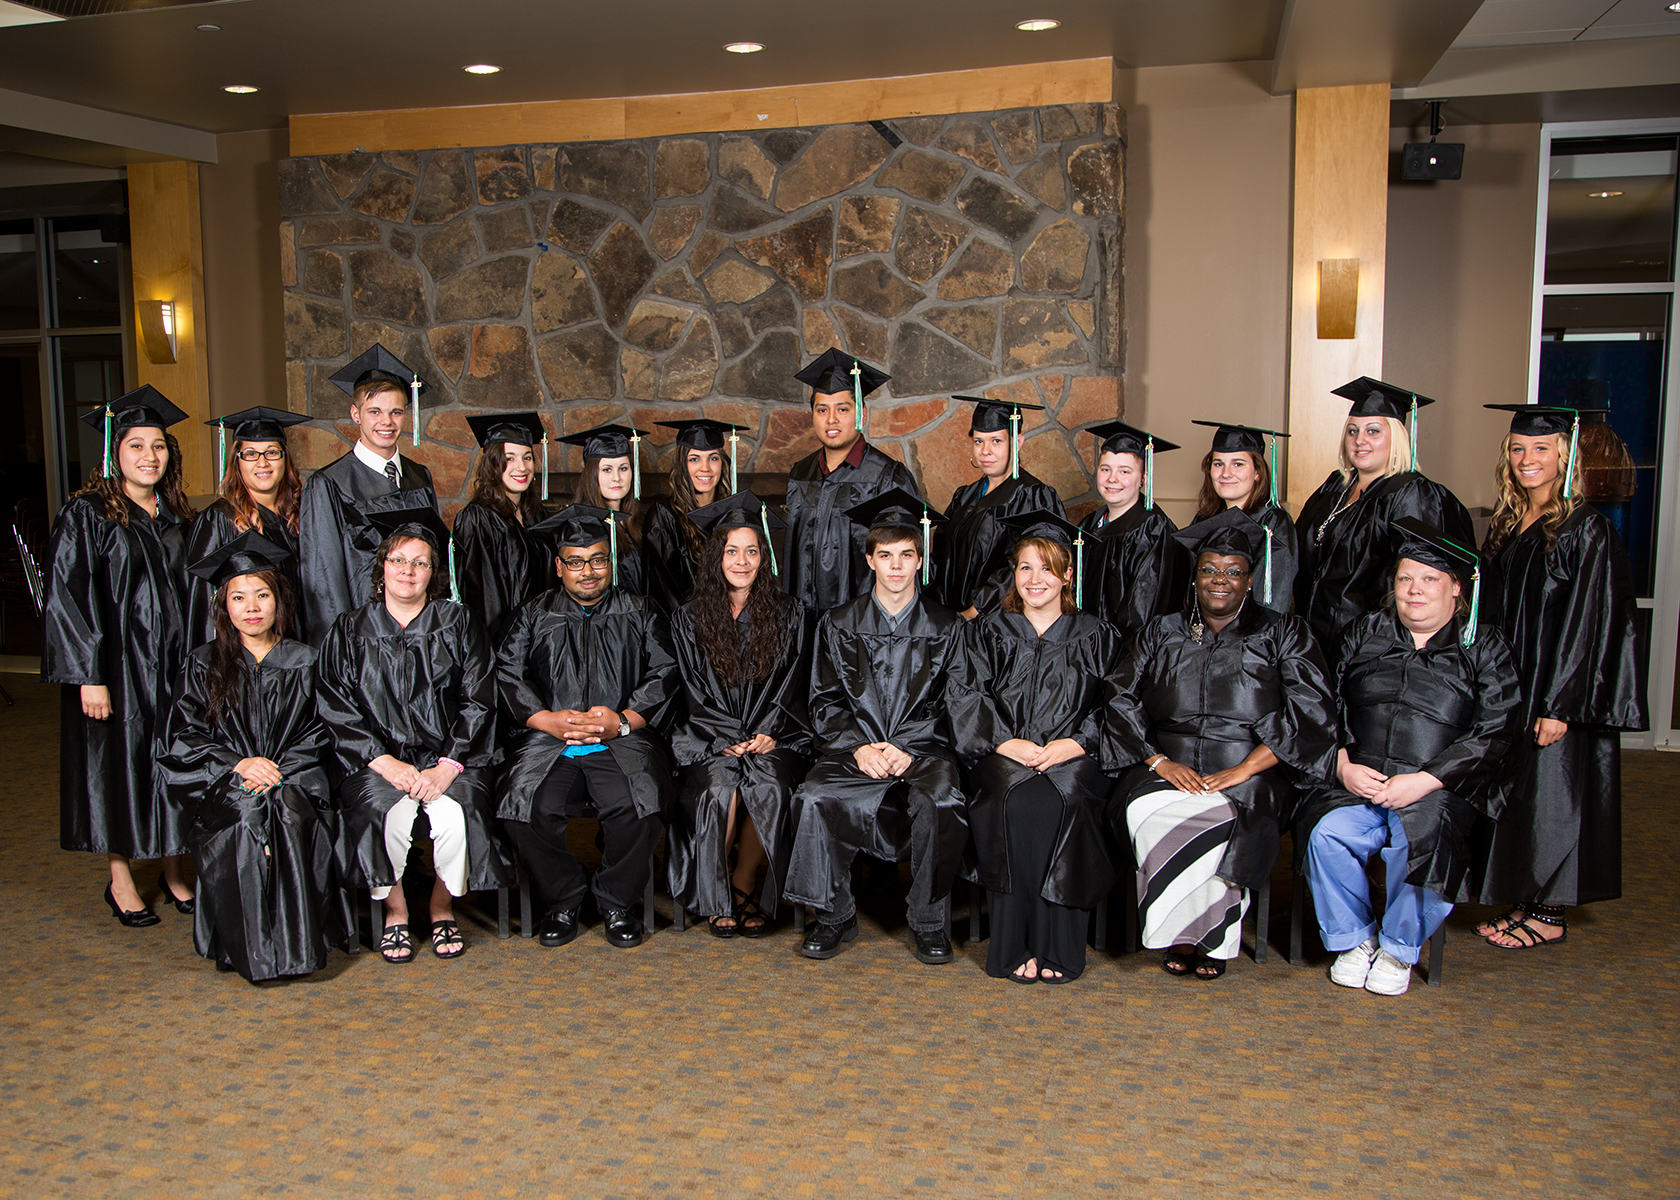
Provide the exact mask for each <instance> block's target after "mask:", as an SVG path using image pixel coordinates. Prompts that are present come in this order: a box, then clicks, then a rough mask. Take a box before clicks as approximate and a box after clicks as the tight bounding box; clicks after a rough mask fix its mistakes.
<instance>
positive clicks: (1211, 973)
mask: <svg viewBox="0 0 1680 1200" xmlns="http://www.w3.org/2000/svg"><path fill="white" fill-rule="evenodd" d="M1223 974H1225V960H1224V959H1223V958H1213V957H1212V956H1210V955H1207V954H1198V955H1197V956H1196V973H1195V976H1194V978H1196V979H1200V980H1202V981H1203V982H1204V983H1205V982H1207V981H1208V980H1210V979H1218V978H1219V977H1220V976H1221V975H1223Z"/></svg>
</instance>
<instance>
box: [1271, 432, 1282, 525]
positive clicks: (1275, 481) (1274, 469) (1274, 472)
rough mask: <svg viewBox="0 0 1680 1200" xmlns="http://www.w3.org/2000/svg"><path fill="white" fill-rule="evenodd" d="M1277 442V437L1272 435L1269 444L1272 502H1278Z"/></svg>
mask: <svg viewBox="0 0 1680 1200" xmlns="http://www.w3.org/2000/svg"><path fill="white" fill-rule="evenodd" d="M1277 444H1278V440H1277V438H1275V437H1274V438H1273V439H1272V445H1271V453H1272V478H1271V485H1272V496H1271V500H1272V503H1273V504H1277V502H1278V468H1277ZM1278 507H1280V508H1281V507H1282V505H1278Z"/></svg>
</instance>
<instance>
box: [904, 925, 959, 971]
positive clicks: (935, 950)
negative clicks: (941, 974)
mask: <svg viewBox="0 0 1680 1200" xmlns="http://www.w3.org/2000/svg"><path fill="white" fill-rule="evenodd" d="M910 932H911V933H912V934H913V935H914V937H915V939H916V961H917V962H923V963H926V964H927V965H928V966H930V967H942V966H944V965H945V964H946V963H948V962H952V961H954V960H955V959H956V954H955V953H954V952H953V951H952V950H951V935H950V934H948V933H946V932H945V931H944V930H943V929H935V930H934V931H933V932H932V933H923V932H922V931H921V930H919V929H912V930H911V931H910Z"/></svg>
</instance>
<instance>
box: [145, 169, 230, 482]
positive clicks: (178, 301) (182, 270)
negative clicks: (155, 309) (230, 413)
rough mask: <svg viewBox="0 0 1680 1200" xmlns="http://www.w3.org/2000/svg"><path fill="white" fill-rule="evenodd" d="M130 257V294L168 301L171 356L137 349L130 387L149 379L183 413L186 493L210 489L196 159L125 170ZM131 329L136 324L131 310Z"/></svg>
mask: <svg viewBox="0 0 1680 1200" xmlns="http://www.w3.org/2000/svg"><path fill="white" fill-rule="evenodd" d="M128 231H129V261H130V264H131V266H132V269H133V272H134V299H135V301H136V303H138V302H140V301H143V300H171V301H173V302H174V304H175V361H174V362H173V363H154V362H153V361H152V360H151V359H150V358H149V357H148V356H147V353H146V347H145V345H144V343H142V344H141V345H139V346H138V347H137V353H136V354H135V361H136V365H137V370H136V372H135V374H136V377H137V384H147V383H149V384H151V385H152V386H153V387H155V388H156V389H157V390H158V391H160V392H162V393H163V394H164V395H165V396H168V397H169V398H170V399H171V400H173V401H174V402H175V404H176V405H177V406H179V407H180V408H181V409H182V410H183V411H184V412H186V414H187V420H185V421H182V422H181V423H180V424H179V425H177V426H175V427H174V428H173V429H171V430H170V432H171V433H173V434H174V435H175V437H176V439H177V440H178V441H179V442H180V444H181V469H182V472H183V474H184V475H185V480H186V489H187V494H188V495H190V496H206V495H209V494H211V493H212V492H214V491H215V489H216V483H217V480H215V478H214V476H215V472H216V463H215V455H214V451H213V447H214V445H215V442H214V431H213V430H211V429H210V428H209V427H207V426H206V425H205V424H204V422H205V421H207V420H209V419H210V375H209V371H208V369H207V363H206V361H205V349H204V240H203V238H202V237H201V236H200V233H199V208H198V164H197V163H193V162H180V161H175V162H159V163H135V164H133V165H132V166H130V167H129V168H128ZM134 326H135V328H136V329H138V328H139V327H140V317H139V314H138V313H136V314H135V317H134Z"/></svg>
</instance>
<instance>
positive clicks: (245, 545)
mask: <svg viewBox="0 0 1680 1200" xmlns="http://www.w3.org/2000/svg"><path fill="white" fill-rule="evenodd" d="M291 558H292V552H291V551H290V550H288V549H286V548H285V547H284V546H277V545H275V544H274V543H273V542H271V541H269V540H268V539H267V538H265V537H264V536H263V535H262V534H260V533H258V532H257V531H256V530H255V529H248V530H246V531H245V532H244V533H242V534H240V535H239V536H238V537H236V538H234V539H233V540H232V541H231V542H229V543H227V544H226V545H225V546H222V547H220V548H219V549H216V550H213V551H211V552H210V553H209V554H206V555H205V556H204V557H203V558H201V559H199V560H198V561H197V562H195V563H193V564H192V566H190V567H188V568H187V573H188V574H189V575H193V576H196V577H197V578H199V579H202V580H204V581H205V582H207V583H208V584H209V585H210V586H211V587H213V588H219V587H221V586H222V585H223V584H224V583H226V582H227V581H228V580H230V579H233V578H236V577H237V576H240V575H250V574H252V573H253V572H256V571H275V570H278V569H279V568H280V566H281V564H283V563H285V562H287V561H288V560H290V559H291Z"/></svg>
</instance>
